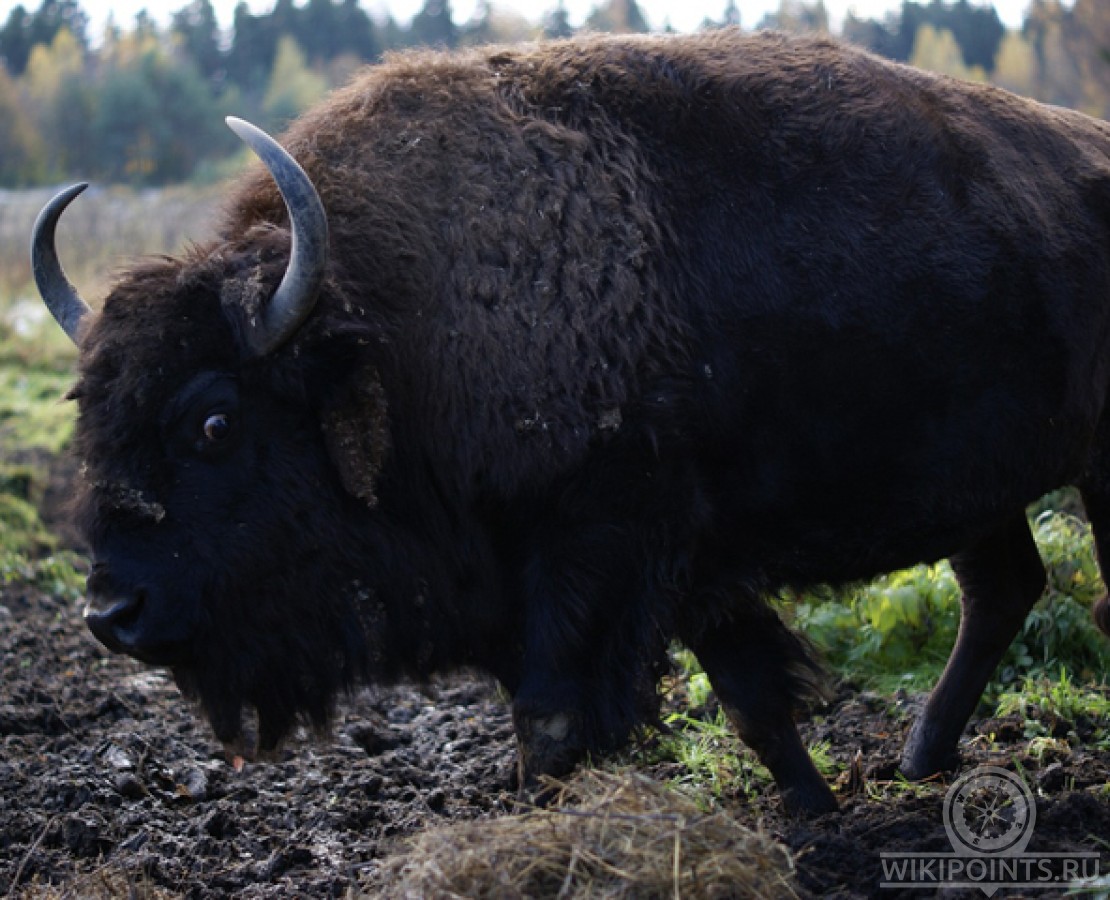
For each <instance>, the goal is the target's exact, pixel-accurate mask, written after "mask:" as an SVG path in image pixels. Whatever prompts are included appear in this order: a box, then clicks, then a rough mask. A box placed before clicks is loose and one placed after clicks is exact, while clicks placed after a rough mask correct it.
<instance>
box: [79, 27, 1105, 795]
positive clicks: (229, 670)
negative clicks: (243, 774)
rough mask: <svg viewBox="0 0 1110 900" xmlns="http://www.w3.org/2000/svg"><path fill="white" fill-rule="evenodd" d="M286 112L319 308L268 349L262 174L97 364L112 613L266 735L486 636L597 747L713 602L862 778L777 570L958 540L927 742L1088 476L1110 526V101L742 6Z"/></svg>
mask: <svg viewBox="0 0 1110 900" xmlns="http://www.w3.org/2000/svg"><path fill="white" fill-rule="evenodd" d="M285 142H286V145H287V146H288V148H289V149H290V150H291V152H292V153H293V154H294V155H295V156H296V157H297V159H298V160H299V161H300V162H301V163H302V164H303V166H304V168H305V169H306V170H307V172H308V174H309V176H310V177H311V179H312V181H313V182H314V184H315V185H316V188H317V190H318V191H319V194H320V196H321V198H322V200H323V203H324V206H325V207H326V210H327V215H328V220H329V223H330V229H331V256H330V262H329V266H328V271H327V276H326V279H325V284H324V286H323V289H322V291H321V294H320V297H319V301H318V305H317V308H316V310H315V312H314V314H313V315H312V317H311V318H310V319H309V320H308V321H307V322H306V324H305V325H304V326H303V327H302V328H301V330H300V331H299V332H298V333H297V334H296V335H295V336H294V337H293V339H292V340H290V341H289V342H288V343H287V344H286V345H285V346H283V347H281V348H279V349H278V350H277V351H276V352H275V353H274V354H273V355H271V356H269V357H266V358H264V359H256V358H252V357H251V356H250V354H249V352H248V348H249V342H248V341H247V340H246V339H245V336H246V334H247V332H248V330H249V329H250V328H251V327H252V326H251V322H252V319H253V318H254V317H256V315H257V312H258V309H259V306H260V304H263V303H266V302H268V298H269V296H270V294H271V293H272V291H273V290H274V288H275V286H276V284H277V282H278V281H279V279H280V278H281V274H282V272H283V271H284V267H285V261H286V259H287V256H288V245H289V234H288V222H287V216H286V212H285V208H284V206H283V204H282V201H281V198H280V196H279V194H278V192H277V190H276V188H275V186H274V185H273V183H272V182H271V179H270V177H269V176H268V175H267V174H266V173H265V172H263V171H261V170H259V171H256V172H254V173H252V174H251V175H250V176H249V177H247V178H246V179H245V180H244V182H243V183H242V184H241V185H240V186H239V187H238V188H237V189H236V191H235V192H234V193H233V195H232V196H231V198H230V199H229V204H228V210H227V214H226V217H225V219H224V223H223V225H222V229H221V237H220V239H219V240H218V241H216V242H214V243H213V244H211V245H208V246H203V247H199V248H196V249H195V250H193V251H192V252H191V253H189V254H187V255H186V256H185V257H184V258H182V259H180V260H163V261H154V262H150V263H145V264H142V265H140V266H138V267H136V268H135V269H134V270H133V271H132V272H130V273H129V274H128V275H127V276H126V277H125V278H124V279H123V280H122V281H121V282H120V283H119V284H118V285H117V286H116V288H115V289H114V291H113V292H112V295H111V296H110V297H109V298H108V301H107V303H106V304H105V307H104V312H103V314H102V315H101V316H100V318H99V319H98V320H97V321H96V322H94V323H93V325H92V327H91V329H90V330H89V332H88V334H87V336H86V338H85V340H84V344H83V353H82V362H81V384H80V386H79V388H78V394H79V395H80V398H81V416H80V422H79V435H78V444H79V448H80V452H81V453H82V455H83V457H84V459H85V460H86V464H87V466H88V472H89V476H88V482H89V483H88V485H87V487H86V490H85V492H84V494H83V497H82V499H81V502H80V507H81V516H82V520H83V522H84V525H85V529H86V532H87V534H88V535H89V537H90V541H91V543H92V545H93V548H94V551H95V553H96V556H97V560H98V563H97V565H98V567H99V568H98V570H97V572H96V573H95V575H94V579H93V580H92V581H91V583H90V592H91V593H92V595H93V597H94V602H95V603H97V604H99V608H103V607H104V606H105V605H106V604H108V603H109V600H108V599H106V598H118V597H120V596H125V597H129V598H131V600H130V601H128V603H127V604H124V605H121V606H117V607H111V609H112V610H115V612H113V613H112V623H111V627H112V628H113V629H114V631H112V632H110V633H109V637H108V639H109V640H110V641H113V642H115V643H118V645H119V646H120V648H121V649H126V650H128V651H129V652H132V653H135V654H136V655H140V656H143V657H144V658H148V659H151V660H152V661H159V662H168V663H172V664H174V665H175V666H176V667H177V672H178V674H179V677H180V679H181V681H182V683H183V685H185V686H186V687H187V689H189V690H190V691H195V692H196V693H198V694H199V695H200V697H201V699H202V701H203V703H204V704H205V707H206V709H207V710H208V712H209V714H210V715H211V716H212V719H213V722H214V724H215V726H216V729H217V732H218V733H219V734H220V735H221V736H222V737H225V738H232V737H235V736H236V735H237V734H238V733H239V731H240V728H241V723H240V711H241V709H242V708H243V707H244V706H253V707H256V708H257V709H258V710H259V715H260V719H261V725H262V731H263V739H264V743H272V742H274V741H276V740H277V739H278V737H280V735H281V734H282V733H283V732H284V731H285V730H286V729H287V728H288V727H289V726H290V725H291V724H292V722H293V721H294V720H295V718H296V717H297V716H298V715H299V714H307V715H309V716H310V717H311V718H313V719H314V720H317V721H322V720H323V719H325V718H326V714H327V709H328V706H329V702H330V697H331V696H332V695H333V694H334V692H335V691H336V690H338V689H340V688H341V687H344V686H349V685H350V684H352V683H353V682H355V681H356V680H359V679H365V678H388V677H396V676H398V675H402V674H416V675H426V674H427V673H429V672H432V671H436V670H439V669H443V668H446V667H449V666H454V665H477V666H480V667H483V668H485V669H488V670H489V671H491V672H493V673H494V674H496V675H497V677H498V678H500V679H501V680H502V681H503V683H504V684H505V685H506V687H507V688H508V689H509V691H510V692H511V693H513V695H514V700H513V703H514V717H515V722H516V725H517V728H518V733H519V735H520V738H521V744H522V758H523V759H524V760H525V763H526V767H525V768H526V771H525V773H524V774H525V775H526V776H529V777H531V776H533V775H535V774H538V773H540V772H543V771H549V772H552V771H555V772H557V771H560V770H563V769H566V768H567V767H568V766H570V765H572V764H573V763H574V762H575V761H576V760H577V759H578V758H579V757H580V756H581V754H582V753H584V752H586V751H604V750H607V749H610V748H612V747H614V746H616V745H619V744H620V743H621V741H623V740H624V739H625V738H626V737H627V735H628V734H629V732H630V730H631V729H632V728H633V727H634V726H635V725H636V724H637V723H639V722H641V721H644V720H646V719H650V718H651V716H652V715H653V713H654V709H655V705H656V702H657V701H656V698H655V695H654V687H655V680H656V677H657V675H658V673H659V671H660V667H661V666H662V664H663V660H664V650H665V647H666V645H667V643H668V642H669V641H670V640H672V639H674V638H679V639H682V640H684V641H685V642H686V643H688V644H689V645H690V646H691V647H692V648H693V649H694V651H695V652H696V653H697V654H698V656H699V658H700V659H701V660H702V662H703V664H704V665H705V667H706V670H707V671H708V673H709V675H710V677H711V679H712V680H713V683H714V686H715V688H716V689H717V691H718V693H719V694H720V695H721V698H722V702H723V704H724V706H725V707H726V708H727V709H728V711H729V713H730V715H731V716H732V718H733V720H734V721H735V722H736V723H737V726H738V728H739V730H740V731H741V734H742V736H743V737H744V738H745V739H746V740H748V741H749V742H751V743H752V744H753V745H754V746H755V747H756V749H757V750H758V751H759V752H760V753H761V755H762V756H763V758H764V760H765V761H766V762H767V764H768V765H769V767H770V768H771V770H772V772H773V773H774V774H775V776H776V778H777V779H778V780H779V782H780V783H781V784H782V785H783V787H784V789H785V791H786V792H787V796H788V799H790V800H791V801H792V802H793V803H794V804H795V805H796V806H797V807H799V808H804V809H809V810H819V809H826V808H828V807H829V805H830V804H831V800H832V798H831V794H829V792H828V788H827V787H826V786H825V785H824V784H823V782H822V781H821V779H820V777H819V776H818V775H817V773H816V771H815V770H814V769H813V767H812V765H811V764H810V763H809V762H808V759H806V757H805V753H804V748H802V746H801V743H800V741H799V740H798V737H797V733H796V731H795V729H794V726H793V723H792V721H791V719H790V713H789V711H790V709H791V708H792V707H793V706H794V705H795V703H796V702H797V701H798V699H799V698H800V697H802V696H803V695H805V694H806V693H807V692H808V691H809V690H810V689H811V688H812V686H813V683H814V680H815V677H816V676H815V671H816V670H815V667H814V665H813V663H812V662H811V661H810V658H809V656H808V654H807V651H806V648H805V647H804V646H803V645H802V643H801V642H800V641H798V639H797V638H796V637H794V636H793V635H792V634H790V632H788V631H787V630H786V629H785V628H784V627H783V625H782V623H781V622H780V621H779V619H778V617H777V616H776V615H774V614H773V613H772V612H771V611H770V609H769V607H768V606H767V604H766V602H765V597H766V596H767V594H768V593H773V592H774V591H775V590H778V589H781V588H782V587H784V586H786V585H805V584H811V583H813V582H841V581H845V580H851V579H858V578H863V577H867V576H870V575H873V574H875V573H877V572H880V571H885V570H889V569H891V568H894V567H898V566H903V565H906V564H909V563H913V562H917V561H920V560H935V559H938V558H940V557H944V556H952V557H953V559H954V563H955V565H956V569H957V572H959V573H960V577H961V579H962V581H963V585H964V588H965V593H966V596H965V629H964V631H963V632H961V643H960V644H959V645H958V646H957V648H956V651H955V652H954V655H953V660H952V662H951V664H950V666H949V670H948V671H947V672H946V674H945V677H944V679H942V681H941V684H940V685H939V686H938V688H937V690H936V691H935V692H934V694H933V697H932V699H931V701H930V705H929V707H928V709H927V711H926V714H925V715H924V716H923V718H922V721H921V723H919V725H918V726H917V728H916V730H915V732H914V735H913V736H912V738H911V740H910V743H909V745H908V750H907V757H906V762H905V765H906V771H907V772H908V773H910V774H913V775H922V774H928V773H929V772H931V771H935V770H936V769H938V768H940V767H941V766H943V765H947V764H949V763H950V762H951V760H952V756H953V754H954V752H955V747H956V741H957V738H958V736H959V732H960V730H961V728H962V727H963V724H964V722H965V721H966V718H967V715H968V714H969V712H970V709H971V707H972V706H973V705H974V703H975V702H976V701H977V699H978V696H979V692H980V691H981V689H982V687H983V685H984V684H985V682H986V679H987V678H988V677H989V675H990V672H991V670H992V669H993V667H994V666H995V664H996V663H997V660H998V659H999V658H1000V655H1001V653H1002V652H1003V651H1004V649H1005V647H1006V645H1007V644H1008V642H1009V640H1010V639H1011V638H1012V636H1013V634H1014V633H1015V632H1016V630H1017V628H1018V627H1019V626H1020V624H1021V621H1022V620H1023V618H1024V616H1025V613H1026V610H1027V608H1028V606H1029V604H1031V603H1032V602H1033V600H1035V598H1036V595H1037V593H1038V591H1039V586H1040V583H1041V574H1040V566H1039V563H1038V562H1037V560H1036V556H1035V554H1034V553H1033V552H1032V550H1031V546H1032V545H1031V538H1030V537H1029V532H1028V526H1027V524H1026V523H1025V521H1024V514H1023V509H1024V505H1025V504H1026V503H1028V502H1030V501H1031V500H1033V499H1034V498H1036V497H1037V496H1039V495H1040V494H1042V493H1043V492H1045V491H1047V490H1049V489H1051V488H1054V487H1057V486H1059V485H1061V484H1065V483H1072V484H1078V485H1079V486H1080V488H1081V489H1082V491H1083V495H1084V499H1085V501H1087V504H1088V511H1089V513H1090V515H1091V519H1092V522H1093V524H1094V528H1095V533H1096V538H1097V539H1098V541H1099V546H1100V551H1102V558H1103V559H1104V560H1106V559H1110V556H1108V555H1107V552H1106V551H1107V548H1108V545H1107V543H1106V542H1107V540H1108V537H1107V535H1108V534H1110V457H1108V456H1107V454H1106V451H1105V450H1103V448H1104V447H1110V438H1106V437H1104V436H1105V435H1106V426H1105V425H1104V423H1105V422H1106V421H1107V420H1108V417H1107V416H1106V414H1105V403H1106V398H1107V388H1108V386H1110V126H1107V125H1106V124H1105V123H1101V122H1097V121H1094V120H1091V119H1088V118H1086V117H1084V116H1081V115H1079V114H1077V113H1071V112H1067V111H1063V110H1057V109H1053V108H1049V107H1044V106H1040V105H1038V104H1036V103H1033V102H1031V101H1027V100H1022V99H1019V98H1016V97H1013V96H1011V95H1009V94H1006V93H1004V92H1002V91H998V90H996V89H993V88H989V87H983V86H976V85H968V84H962V83H959V82H955V81H952V80H949V79H945V78H941V77H938V76H934V75H928V74H925V73H922V72H917V71H914V70H912V69H909V68H906V67H902V66H897V65H894V64H891V63H889V62H886V61H882V60H880V59H878V58H876V57H873V56H870V55H868V54H866V53H863V52H860V51H858V50H853V49H849V48H846V47H844V46H841V45H839V44H837V43H835V42H833V41H828V40H823V39H796V38H787V37H784V36H781V35H775V34H760V35H753V36H745V35H742V34H741V33H739V32H737V31H722V32H717V33H710V34H701V35H696V36H688V37H639V38H629V37H622V38H581V39H576V40H573V41H568V42H560V43H553V44H543V45H538V46H532V47H524V48H519V49H504V48H495V49H489V48H486V49H477V50H471V51H467V52H465V53H462V54H455V55H443V54H435V53H410V54H404V55H398V56H393V57H390V58H389V59H387V60H386V62H385V63H384V64H382V65H380V66H376V67H373V68H370V69H367V70H366V72H365V73H364V74H363V75H361V76H360V77H359V78H357V79H356V80H355V81H354V82H353V83H352V84H351V85H350V86H348V87H347V88H345V89H343V90H341V91H339V92H337V93H336V94H334V95H333V96H332V97H330V98H329V99H328V100H326V101H325V102H324V103H322V104H321V105H319V106H318V107H317V108H315V109H314V110H312V111H311V112H309V113H308V114H307V115H306V116H305V117H303V118H302V119H301V120H299V121H298V122H297V123H295V124H294V125H293V127H292V128H291V130H290V132H289V133H288V135H287V136H286V138H285ZM212 414H218V415H228V416H230V419H231V421H233V422H234V423H235V429H234V430H233V432H232V438H231V439H229V440H228V441H227V442H225V443H223V444H221V445H220V446H219V447H213V446H209V445H208V444H207V443H206V442H205V440H204V439H203V437H202V436H201V435H202V434H203V430H202V427H201V426H202V425H203V423H204V422H205V421H206V417H207V416H211V415H212ZM151 510H160V511H162V515H161V517H156V516H152V515H150V511H151ZM96 598H99V599H96ZM1106 609H1107V607H1106V605H1105V604H1103V605H1101V606H1099V607H1098V608H1097V611H1096V612H1097V615H1098V616H1099V621H1100V624H1102V625H1103V627H1104V628H1105V627H1106V626H1107V622H1106V618H1107V615H1106ZM117 613H118V614H117ZM124 613H126V615H125V614H124ZM107 627H108V626H105V628H107ZM113 635H114V637H113Z"/></svg>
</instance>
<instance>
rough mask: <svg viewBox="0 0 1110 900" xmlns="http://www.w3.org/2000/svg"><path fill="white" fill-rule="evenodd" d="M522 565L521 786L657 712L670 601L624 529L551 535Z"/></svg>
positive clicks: (517, 719)
mask: <svg viewBox="0 0 1110 900" xmlns="http://www.w3.org/2000/svg"><path fill="white" fill-rule="evenodd" d="M545 538H546V539H545V540H544V541H543V542H542V544H541V546H540V547H539V548H538V549H534V550H533V553H532V554H531V555H530V557H529V562H528V565H527V566H525V567H524V569H523V576H524V577H523V578H522V582H521V583H522V590H521V593H522V594H523V596H524V598H525V602H526V606H525V610H526V617H525V624H524V639H523V647H524V652H523V655H522V665H521V678H520V682H519V685H518V686H517V687H516V689H515V690H514V692H513V726H514V729H515V731H516V736H517V746H518V751H519V764H518V771H519V776H520V784H521V787H522V788H528V787H530V786H533V785H534V784H535V781H536V779H537V778H538V777H539V776H541V775H553V776H560V775H564V774H566V773H568V772H569V771H571V770H572V769H573V768H574V767H575V766H576V765H577V764H578V763H579V762H581V761H582V760H583V759H584V758H585V757H586V756H587V755H588V754H596V755H604V754H607V753H610V752H612V751H614V750H616V749H618V748H619V747H620V746H622V745H623V744H624V743H625V742H626V741H627V740H628V737H629V735H630V734H631V733H632V730H633V729H634V728H635V727H636V726H637V725H638V724H640V723H642V722H644V721H652V720H656V719H657V718H658V709H659V695H658V691H657V690H656V686H657V683H658V680H659V677H660V676H661V675H662V673H663V671H664V670H665V668H666V637H665V635H664V633H663V631H662V630H661V628H660V627H659V620H660V618H661V615H662V613H661V612H660V611H659V610H660V607H661V606H662V604H663V603H664V602H665V601H664V600H663V599H662V598H661V596H660V594H659V591H658V589H653V588H652V586H651V585H650V584H649V583H648V580H647V579H645V577H644V575H643V573H644V572H645V571H647V570H649V569H650V567H648V566H646V565H645V564H644V563H643V561H642V559H641V557H640V556H638V555H637V554H636V552H635V548H636V542H635V541H634V540H633V538H634V535H632V534H631V533H630V532H629V531H628V530H627V529H621V528H616V527H608V526H606V527H602V526H594V527H580V528H577V529H575V530H574V532H573V533H572V534H563V535H560V536H559V537H553V536H551V535H550V534H549V535H546V536H545Z"/></svg>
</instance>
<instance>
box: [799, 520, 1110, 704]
mask: <svg viewBox="0 0 1110 900" xmlns="http://www.w3.org/2000/svg"><path fill="white" fill-rule="evenodd" d="M1032 525H1033V532H1034V536H1035V537H1036V540H1037V544H1038V547H1039V548H1040V552H1041V555H1042V558H1043V559H1044V562H1045V567H1046V569H1047V572H1048V587H1047V588H1046V590H1045V593H1044V596H1043V597H1042V598H1041V599H1040V600H1039V601H1038V603H1037V605H1036V606H1035V607H1034V608H1033V610H1032V611H1031V612H1030V614H1029V616H1028V617H1027V618H1026V620H1025V623H1024V625H1023V626H1022V629H1021V631H1020V632H1019V634H1018V636H1017V638H1016V639H1015V641H1014V643H1013V644H1012V645H1011V647H1010V649H1009V650H1008V651H1007V653H1006V655H1005V657H1004V658H1003V660H1002V664H1001V665H1000V666H999V669H998V672H997V673H996V675H995V682H994V685H995V689H997V687H998V686H1001V685H1006V684H1013V683H1015V682H1017V681H1020V680H1021V679H1023V678H1026V677H1029V676H1036V675H1044V676H1047V677H1056V676H1057V675H1058V673H1059V672H1060V670H1061V668H1063V669H1064V670H1066V671H1068V672H1070V673H1072V674H1073V675H1074V676H1075V677H1077V678H1081V679H1095V680H1097V679H1099V678H1102V677H1103V675H1104V673H1106V672H1108V671H1110V641H1107V640H1106V637H1105V636H1104V635H1103V634H1102V633H1101V632H1099V631H1098V630H1097V628H1096V627H1095V626H1094V624H1093V622H1092V621H1091V616H1090V608H1091V605H1092V603H1093V602H1094V601H1095V600H1096V599H1097V598H1098V597H1100V596H1101V595H1102V594H1103V593H1104V591H1105V587H1104V586H1103V583H1102V580H1101V578H1100V577H1099V572H1098V565H1097V562H1096V559H1095V552H1094V545H1093V540H1092V537H1091V533H1090V527H1089V526H1088V525H1087V524H1086V523H1085V522H1083V521H1082V520H1080V519H1079V518H1077V517H1076V516H1075V515H1073V514H1071V513H1069V512H1059V511H1056V510H1047V511H1045V512H1042V513H1041V514H1040V515H1038V516H1037V518H1036V519H1035V520H1034V521H1033V523H1032ZM791 606H792V609H793V617H794V620H795V624H796V625H797V627H798V628H800V630H801V631H802V632H803V633H805V634H806V635H807V636H808V637H809V638H810V639H811V640H812V641H813V642H814V643H815V644H816V645H817V646H818V648H819V649H820V650H821V651H822V652H823V654H824V656H825V659H826V661H827V662H828V663H829V664H830V665H831V666H832V668H833V669H834V670H836V671H838V672H840V673H842V674H843V675H845V676H847V677H850V678H852V679H854V680H856V681H859V682H862V683H864V684H866V685H868V686H870V687H873V688H875V689H877V690H880V691H890V690H892V689H894V688H896V687H899V686H904V687H907V688H912V689H925V688H928V687H930V686H931V685H932V684H933V683H934V682H935V681H936V679H937V677H938V676H939V674H940V671H941V669H942V668H943V666H944V662H945V660H946V659H947V657H948V654H949V652H950V651H951V648H952V645H953V643H954V642H955V639H956V632H957V630H958V628H959V621H960V589H959V585H958V583H957V581H956V578H955V575H954V574H953V572H952V569H951V568H950V567H949V566H948V564H947V563H940V564H938V565H934V566H924V565H922V566H915V567H914V568H912V569H906V570H904V571H901V572H895V573H893V574H891V575H884V576H882V577H880V578H877V579H875V580H874V581H872V582H870V583H868V584H865V585H858V586H855V587H850V588H846V589H843V590H839V591H835V590H832V589H819V590H816V591H811V592H807V593H804V594H802V595H800V596H798V597H796V598H794V603H793V604H791ZM789 609H790V607H788V610H789Z"/></svg>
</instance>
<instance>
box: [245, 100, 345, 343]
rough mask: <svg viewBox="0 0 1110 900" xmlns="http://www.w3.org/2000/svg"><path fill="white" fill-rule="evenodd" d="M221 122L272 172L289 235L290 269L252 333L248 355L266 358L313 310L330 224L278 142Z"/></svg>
mask: <svg viewBox="0 0 1110 900" xmlns="http://www.w3.org/2000/svg"><path fill="white" fill-rule="evenodd" d="M225 121H226V122H227V125H228V127H229V128H230V129H231V130H232V131H234V132H235V133H236V134H237V135H238V136H239V138H240V139H241V140H242V141H243V142H244V143H245V144H246V145H247V146H248V147H250V148H251V150H253V151H254V152H255V153H256V154H257V155H258V158H259V159H261V160H262V162H263V164H264V165H265V166H266V168H267V169H269V170H270V175H272V176H273V179H274V182H275V183H276V184H277V187H278V190H279V191H280V192H281V196H282V198H283V199H284V200H285V206H286V208H287V209H288V210H289V222H290V225H291V226H292V231H293V246H292V249H291V250H290V253H289V267H288V268H287V269H286V270H285V275H284V276H282V279H281V284H279V285H278V289H277V291H276V292H275V293H274V296H273V299H272V300H271V301H270V303H269V305H268V306H267V307H266V308H265V310H264V311H263V312H262V314H261V316H260V318H259V321H258V322H257V324H255V326H254V328H253V330H252V332H251V338H250V343H251V349H252V351H253V352H254V353H255V354H256V355H258V356H265V355H266V354H267V353H271V352H273V351H274V350H276V349H277V348H278V347H280V346H281V345H282V344H283V343H285V342H286V341H287V340H288V339H289V338H290V337H291V336H292V335H293V332H295V331H296V330H297V328H298V327H299V326H300V324H301V323H302V322H303V321H304V320H305V319H306V318H308V315H309V313H311V312H312V308H313V307H314V306H315V305H316V295H317V293H318V292H319V289H320V283H321V282H322V281H323V278H324V267H325V266H326V264H327V260H328V219H327V216H326V215H325V213H324V204H323V203H322V202H321V201H320V195H319V194H318V193H317V192H316V188H314V187H313V186H312V182H311V181H310V180H309V178H308V175H306V174H305V171H304V169H302V168H301V167H300V166H299V165H297V161H296V160H295V159H293V157H292V156H290V155H289V153H288V152H287V151H286V150H285V149H284V148H283V147H282V146H281V145H280V144H279V143H278V142H277V141H275V140H274V139H273V138H272V137H270V136H269V135H268V134H266V132H264V131H263V130H262V129H260V128H257V127H255V126H254V125H252V124H251V123H250V122H245V121H243V120H242V119H237V118H235V117H234V116H228V117H227V119H226V120H225Z"/></svg>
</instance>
